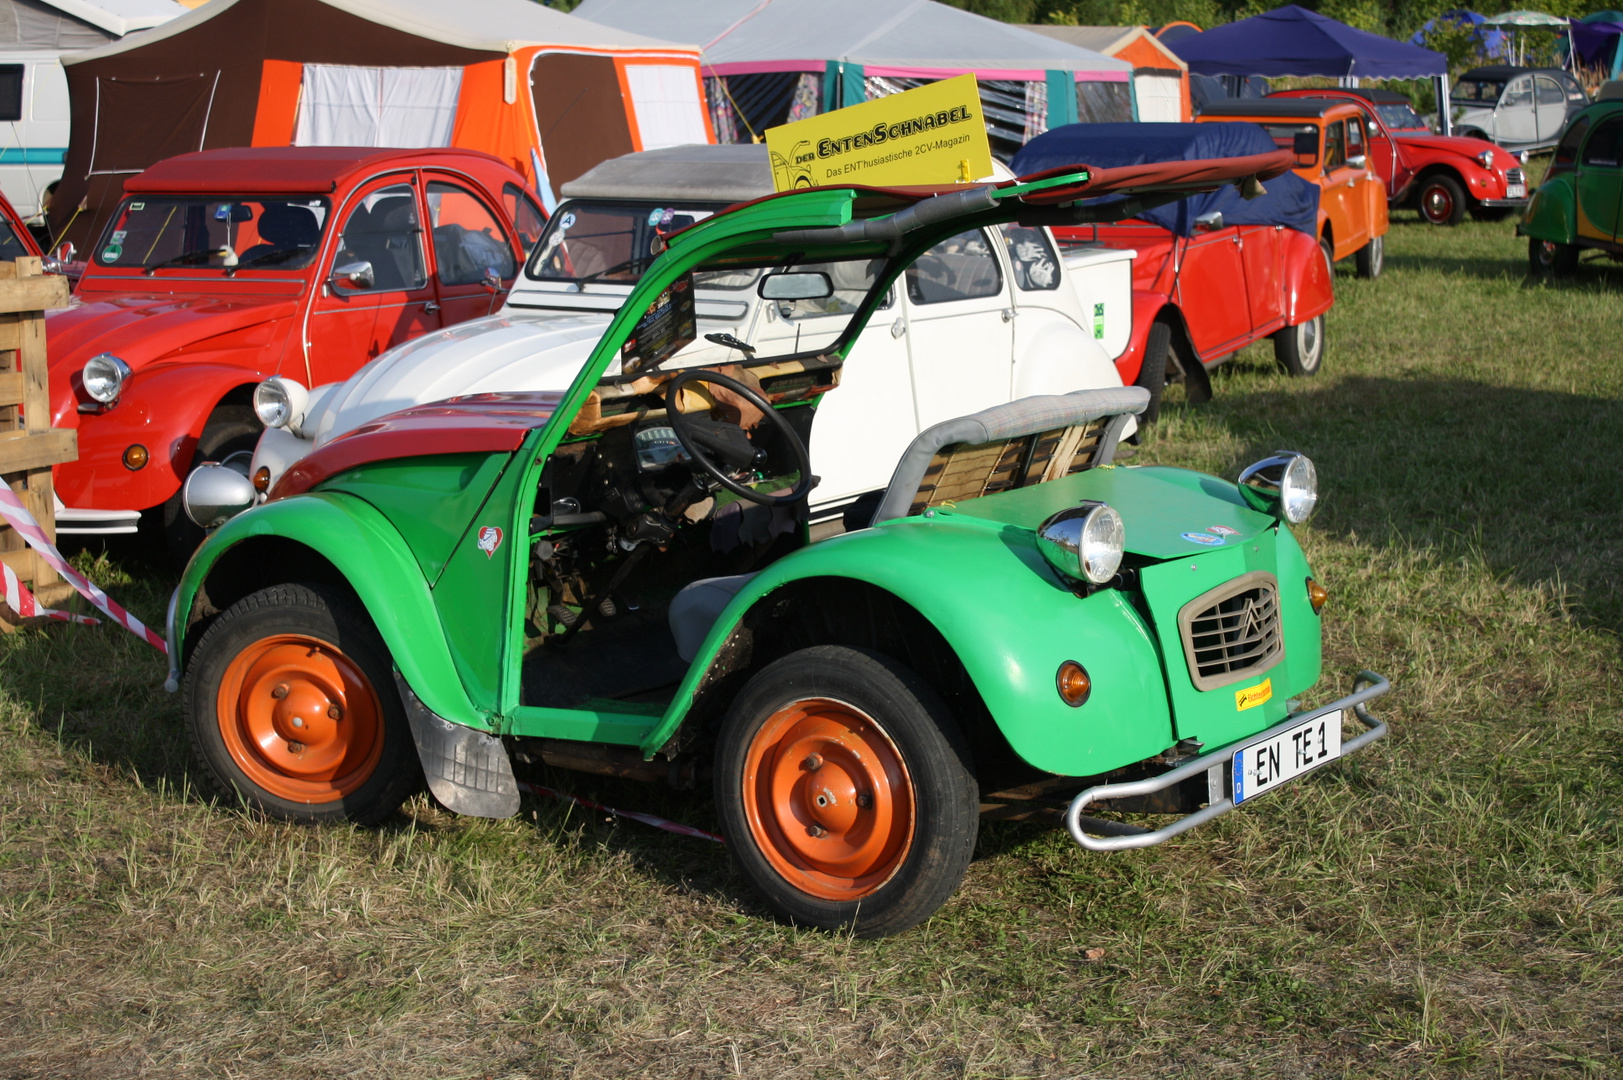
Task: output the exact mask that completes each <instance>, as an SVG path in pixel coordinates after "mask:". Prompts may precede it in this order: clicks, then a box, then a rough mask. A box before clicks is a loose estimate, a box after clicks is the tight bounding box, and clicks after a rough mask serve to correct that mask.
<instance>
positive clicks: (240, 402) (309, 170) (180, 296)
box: [46, 147, 543, 558]
mask: <svg viewBox="0 0 1623 1080" xmlns="http://www.w3.org/2000/svg"><path fill="white" fill-rule="evenodd" d="M525 183H526V181H525V179H524V177H522V176H521V175H519V174H518V173H517V172H515V171H513V170H512V169H511V168H509V167H507V166H506V165H504V164H502V163H501V162H500V161H498V160H497V159H496V158H494V157H491V156H489V155H487V154H482V153H477V152H473V151H466V150H394V149H375V148H370V147H366V148H358V147H275V148H271V147H264V148H253V149H227V150H205V151H202V152H200V153H195V154H183V155H181V156H179V157H174V158H170V159H168V160H166V161H161V162H159V163H158V164H156V165H154V166H152V167H151V168H149V169H147V170H146V171H145V172H143V173H140V174H138V175H136V176H134V177H132V178H130V179H129V180H128V181H126V182H125V184H124V200H123V203H122V205H121V206H120V207H119V209H118V210H117V212H116V213H114V214H113V216H112V218H111V219H110V221H109V224H108V226H107V230H106V232H105V233H104V234H103V236H102V238H101V239H100V241H98V242H97V244H96V245H95V247H94V248H93V249H92V250H91V251H89V252H87V253H86V255H87V260H86V267H85V274H84V277H83V278H82V279H81V280H80V282H79V288H78V293H77V295H76V297H75V302H74V304H73V305H72V306H71V307H68V308H65V309H62V310H60V311H55V312H51V313H50V314H49V315H47V316H46V333H47V335H48V344H49V349H50V357H51V386H52V389H53V392H54V396H53V401H52V406H53V407H52V413H53V416H52V422H53V423H54V424H55V425H57V426H58V427H74V428H78V430H79V459H78V460H77V461H74V462H71V463H68V464H65V465H59V466H57V467H56V491H57V494H58V497H59V498H60V500H61V501H62V503H63V504H64V505H63V506H62V508H60V509H58V511H57V530H58V531H59V532H61V533H64V534H76V533H77V534H107V533H129V532H135V531H136V527H137V524H138V522H139V521H140V519H141V517H142V515H143V514H145V515H146V517H147V521H148V524H149V527H152V528H154V529H157V528H161V529H162V530H163V533H164V536H165V538H166V541H167V543H168V545H169V547H170V549H171V551H172V552H174V553H175V554H176V555H177V556H178V557H181V558H184V557H185V555H187V554H189V553H190V551H191V548H192V547H194V546H195V545H196V542H197V541H198V540H199V539H201V536H202V534H201V532H200V531H199V530H197V529H196V527H195V526H193V525H192V524H191V522H190V521H189V520H188V519H187V518H186V516H185V514H183V513H181V512H180V500H179V492H180V487H181V483H182V482H183V481H184V480H185V478H186V474H187V473H188V472H189V471H190V470H191V469H192V467H193V465H194V464H198V463H201V462H203V461H208V460H213V461H220V460H224V459H226V458H228V457H229V456H230V455H232V454H234V453H237V452H238V451H251V450H252V449H253V445H254V442H255V440H256V439H257V438H258V435H259V431H260V423H259V420H258V418H257V417H256V416H255V414H254V410H253V405H252V394H253V389H254V387H255V386H256V385H257V384H258V383H259V382H260V381H262V380H264V379H266V378H269V377H270V376H272V375H276V374H287V375H290V376H293V377H294V378H297V379H298V380H299V381H300V382H302V383H304V384H305V385H306V386H316V385H319V384H321V383H326V382H332V381H333V380H336V379H344V378H347V377H348V376H349V375H351V374H353V373H354V372H355V370H356V369H357V368H359V367H360V366H361V365H362V364H364V363H366V362H367V361H368V360H370V359H371V358H372V357H374V356H376V355H378V353H380V352H382V351H383V350H384V349H387V348H389V347H390V346H391V345H395V344H398V343H400V342H402V341H405V340H407V339H408V338H412V337H416V336H417V335H419V334H422V333H425V332H427V331H430V330H435V329H438V328H440V327H443V326H449V325H451V324H453V323H458V322H462V321H463V320H465V319H471V318H474V317H477V316H480V315H484V314H486V313H488V312H490V311H493V310H495V309H496V308H497V307H499V306H500V305H501V302H502V298H503V296H504V295H505V293H506V291H507V290H508V289H509V288H510V287H511V285H512V282H513V277H514V275H515V274H516V272H517V268H518V265H519V263H520V262H521V261H522V260H523V258H524V253H525V251H526V250H527V248H528V245H529V243H530V242H532V241H533V240H534V239H535V237H536V236H537V235H539V233H540V231H541V226H542V224H543V219H542V216H541V212H540V210H539V209H538V208H537V207H536V205H535V203H534V202H533V200H532V199H531V198H530V196H529V195H527V194H526V193H525V190H524V187H525Z"/></svg>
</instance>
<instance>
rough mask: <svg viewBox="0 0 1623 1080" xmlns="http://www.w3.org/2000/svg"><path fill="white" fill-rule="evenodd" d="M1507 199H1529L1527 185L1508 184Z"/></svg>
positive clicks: (1506, 187)
mask: <svg viewBox="0 0 1623 1080" xmlns="http://www.w3.org/2000/svg"><path fill="white" fill-rule="evenodd" d="M1505 198H1507V199H1525V198H1527V185H1526V184H1506V185H1505Z"/></svg>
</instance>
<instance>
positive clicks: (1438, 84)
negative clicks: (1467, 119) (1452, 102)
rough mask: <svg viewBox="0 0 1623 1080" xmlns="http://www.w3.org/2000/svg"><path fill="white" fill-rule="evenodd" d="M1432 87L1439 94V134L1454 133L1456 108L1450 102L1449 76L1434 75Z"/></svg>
mask: <svg viewBox="0 0 1623 1080" xmlns="http://www.w3.org/2000/svg"><path fill="white" fill-rule="evenodd" d="M1431 85H1432V89H1433V90H1434V91H1435V92H1436V94H1437V134H1439V135H1452V134H1454V110H1453V109H1452V108H1451V107H1450V106H1449V103H1448V76H1447V75H1446V74H1444V75H1433V76H1432V77H1431Z"/></svg>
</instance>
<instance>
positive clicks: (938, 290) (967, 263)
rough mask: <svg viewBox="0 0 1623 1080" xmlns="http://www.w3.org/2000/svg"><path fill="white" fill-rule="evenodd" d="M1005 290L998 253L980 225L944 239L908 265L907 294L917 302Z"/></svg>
mask: <svg viewBox="0 0 1623 1080" xmlns="http://www.w3.org/2000/svg"><path fill="white" fill-rule="evenodd" d="M1002 291H1003V274H1002V272H1001V271H1000V270H999V269H998V265H997V256H996V255H994V254H993V253H992V244H991V242H990V241H989V240H988V239H987V237H986V233H985V232H983V231H982V230H980V229H971V230H969V231H968V232H961V233H959V234H958V235H957V236H953V237H949V238H947V239H946V240H943V241H941V243H939V244H937V245H936V246H935V247H933V248H931V249H930V250H929V251H926V252H925V253H924V254H923V255H920V256H919V257H918V258H917V259H916V260H915V261H914V263H913V265H912V266H909V267H908V268H907V295H908V297H909V298H910V299H911V300H912V301H913V302H914V303H915V304H946V303H950V302H952V301H954V300H974V299H976V298H978V297H983V296H996V295H997V294H998V293H1000V292H1002Z"/></svg>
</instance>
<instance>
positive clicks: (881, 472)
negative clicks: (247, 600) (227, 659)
mask: <svg viewBox="0 0 1623 1080" xmlns="http://www.w3.org/2000/svg"><path fill="white" fill-rule="evenodd" d="M770 194H772V182H771V171H770V168H769V166H768V163H767V156H766V147H765V146H760V145H752V146H678V147H673V148H670V149H667V150H653V151H646V152H643V153H637V154H628V155H626V156H624V157H620V158H615V159H613V160H610V161H606V162H604V163H602V164H601V165H598V166H597V167H596V168H595V169H593V170H592V171H591V172H588V173H586V174H585V175H584V176H582V177H580V178H579V179H577V180H574V181H572V182H571V183H569V184H566V185H565V186H564V188H563V195H564V197H565V200H566V201H564V202H563V203H562V204H561V205H559V207H558V209H557V211H556V212H555V213H554V214H553V216H552V219H551V220H550V221H549V222H548V225H547V228H546V231H545V233H544V234H543V235H542V237H541V239H540V240H539V241H538V242H537V244H536V246H535V249H534V250H533V251H532V252H531V254H530V258H529V260H528V263H527V265H526V267H525V272H524V274H523V275H522V276H521V278H520V279H519V281H518V283H517V284H516V285H515V286H514V288H513V291H512V293H511V295H509V296H508V298H507V302H506V304H505V305H504V306H503V308H502V309H501V311H500V312H499V313H497V314H494V315H491V316H488V317H486V318H482V319H475V320H472V321H470V322H466V323H462V324H460V325H458V326H455V327H452V328H449V329H446V330H442V331H439V332H437V333H432V334H427V335H424V336H423V337H420V338H417V339H415V340H413V341H411V342H408V343H406V344H404V345H400V346H398V347H396V348H394V349H391V350H389V351H388V352H385V353H383V354H382V355H380V356H379V357H378V358H377V359H375V360H373V361H372V362H371V363H369V364H368V365H366V366H365V367H364V368H362V369H361V370H359V371H358V372H356V373H355V374H354V375H353V376H352V377H351V378H350V379H349V380H348V381H346V382H343V383H334V384H329V385H327V386H322V387H318V388H316V389H315V390H312V391H308V392H307V391H306V390H305V388H304V387H302V386H299V385H298V384H297V383H295V382H293V381H292V380H291V379H287V378H285V377H277V378H273V379H271V380H268V381H267V382H265V383H262V384H261V385H260V387H259V388H258V390H257V392H256V394H255V408H256V410H257V411H258V413H259V417H260V420H261V421H262V422H264V423H265V424H266V425H267V430H266V432H265V433H264V435H263V436H262V437H261V438H260V441H259V445H258V447H257V448H256V449H255V451H254V454H253V459H252V462H251V463H244V462H241V461H240V460H239V461H234V462H228V463H227V464H228V465H230V466H233V467H234V469H235V470H236V471H238V472H243V471H244V470H246V472H247V475H249V476H251V477H253V478H254V481H255V487H257V489H258V495H257V496H255V497H256V498H258V499H263V498H264V497H265V493H266V492H268V491H269V490H271V489H272V488H273V487H274V484H275V482H276V481H277V480H278V479H279V478H280V477H281V475H282V473H284V472H285V471H286V470H287V469H288V468H289V467H290V466H292V465H293V464H294V463H295V462H297V461H298V460H299V459H301V458H303V457H304V456H305V455H306V454H308V453H310V452H311V451H312V450H314V449H315V448H316V447H318V446H321V445H323V444H325V443H327V442H329V441H331V440H332V439H335V438H338V437H339V436H341V435H343V434H344V433H345V432H348V431H351V430H354V429H355V428H357V427H359V426H361V425H362V424H365V423H368V422H369V421H372V420H375V419H377V418H378V417H380V416H383V415H385V414H387V413H391V412H395V411H396V410H399V409H404V408H406V407H408V406H412V405H419V404H424V403H427V402H431V401H440V400H443V399H446V398H450V397H456V396H460V395H466V394H478V393H488V392H497V391H503V392H520V391H540V390H559V391H561V390H564V389H567V388H568V386H569V384H570V382H571V381H572V380H573V379H574V377H575V374H576V373H577V372H578V371H579V369H580V366H581V365H582V364H583V363H584V362H585V361H586V359H587V356H588V355H589V354H590V352H591V350H592V347H593V346H594V345H595V344H596V343H597V340H598V338H599V337H600V336H601V335H602V333H603V331H604V329H605V328H606V327H607V326H608V323H609V318H610V316H611V315H612V314H613V313H614V312H615V311H616V310H618V309H619V307H620V305H621V304H622V303H624V302H625V298H626V296H627V295H628V294H629V293H630V292H631V288H632V286H633V284H634V283H635V282H636V280H637V278H638V277H639V276H640V275H641V273H642V271H643V270H644V268H646V267H647V265H648V264H649V263H650V262H652V261H653V258H654V256H655V254H657V252H658V251H659V250H661V249H662V246H663V241H662V240H661V239H660V233H662V232H663V233H666V234H669V233H670V232H672V231H674V230H676V229H679V228H682V227H684V226H686V225H690V224H692V223H694V222H696V221H698V220H701V219H702V218H705V217H708V216H709V215H711V214H713V213H715V212H716V211H718V210H720V209H722V208H723V207H726V206H728V205H731V204H733V203H738V202H744V201H747V200H750V199H757V198H761V197H762V196H766V195H770ZM1132 257H1133V253H1132V252H1131V251H1117V250H1112V249H1109V248H1105V247H1102V246H1100V247H1089V246H1083V247H1080V248H1070V249H1068V250H1067V251H1066V253H1065V255H1064V256H1063V258H1062V257H1061V256H1060V255H1059V254H1058V247H1057V245H1056V244H1055V243H1054V239H1053V237H1052V236H1051V235H1050V234H1049V233H1048V231H1047V230H1046V229H1042V228H1023V227H1020V226H1017V225H1007V226H1002V227H998V228H988V229H974V230H971V231H969V232H965V233H962V234H960V235H958V236H955V237H953V238H951V239H950V240H947V241H945V242H943V243H941V244H939V245H937V246H936V247H935V248H933V249H931V250H930V251H929V252H928V253H926V254H925V255H923V256H921V257H920V258H919V259H918V261H917V262H916V263H915V264H914V265H913V266H912V267H910V268H909V269H908V270H907V272H906V276H905V278H904V279H903V280H902V281H901V282H899V283H898V287H897V288H894V289H892V291H891V296H890V297H889V299H888V300H887V301H886V303H885V306H884V308H882V309H881V310H880V311H879V312H878V313H876V314H875V316H874V318H873V319H872V320H871V321H870V322H869V324H868V328H867V330H866V331H864V333H863V335H862V337H861V338H859V339H858V342H857V345H856V347H855V349H854V350H853V352H852V354H851V357H850V359H849V360H848V361H847V362H846V365H845V369H844V372H843V373H842V376H841V389H840V393H838V394H830V395H828V397H827V398H826V399H825V400H824V402H823V404H822V405H821V406H820V407H819V410H818V415H817V432H816V436H815V438H814V439H813V441H812V443H811V447H810V450H811V461H812V468H813V469H814V470H815V471H816V473H817V474H818V476H820V477H821V483H820V484H819V486H818V487H817V489H816V490H815V491H814V492H813V494H812V504H811V506H812V518H813V520H814V521H818V520H826V519H830V518H834V517H836V516H838V515H839V514H840V513H841V512H842V511H843V510H844V509H845V508H847V507H849V506H850V505H851V504H852V503H853V502H854V501H855V500H856V499H857V498H859V497H860V496H863V495H865V494H869V493H876V492H878V491H880V490H881V489H883V488H884V487H885V485H886V484H887V483H888V482H889V480H890V471H891V465H892V464H893V463H894V462H895V461H896V460H897V458H898V456H899V455H900V454H901V452H902V450H903V449H905V448H906V447H907V445H908V444H909V443H910V442H911V441H912V440H913V438H914V436H916V435H917V434H918V433H919V432H920V431H922V430H924V429H925V428H927V427H929V426H931V425H932V424H935V423H938V422H940V421H942V420H946V419H949V418H951V417H954V416H964V415H967V414H969V413H973V412H978V411H980V410H981V409H986V408H989V407H991V406H993V405H997V404H1001V403H1003V402H1006V401H1010V400H1013V399H1015V398H1020V397H1028V396H1031V395H1037V394H1062V393H1069V392H1071V391H1075V390H1084V389H1094V388H1099V387H1111V386H1120V385H1121V384H1122V383H1121V377H1120V376H1119V375H1118V374H1117V372H1116V368H1115V365H1114V364H1113V363H1112V361H1113V360H1114V358H1115V357H1116V356H1117V355H1119V354H1120V352H1121V351H1122V350H1123V349H1124V348H1125V347H1126V345H1127V341H1128V338H1129V334H1130V331H1131V329H1132ZM803 269H806V270H822V271H824V272H827V273H830V274H831V275H832V277H833V280H832V285H833V295H831V296H828V297H822V298H818V299H813V300H772V299H762V298H761V297H760V296H759V295H758V293H757V287H758V284H759V277H760V271H757V270H739V271H729V272H724V273H710V274H703V275H700V276H698V277H697V278H696V279H695V281H694V293H695V314H696V316H697V322H698V333H699V336H698V338H697V339H696V340H695V341H694V342H693V343H692V344H691V345H688V346H687V347H686V348H685V349H683V350H682V351H681V352H679V353H678V354H677V355H676V357H675V358H674V359H673V360H672V361H670V362H668V363H667V365H666V366H667V367H684V366H689V365H696V364H714V363H717V362H725V361H726V360H727V359H728V358H729V356H731V357H733V358H736V359H743V358H744V355H745V353H746V351H749V352H753V351H754V350H757V349H765V350H767V351H768V352H771V351H776V350H777V349H778V348H780V347H782V346H790V347H791V349H792V351H799V350H800V349H805V348H806V347H808V346H813V347H815V345H816V343H817V341H818V340H819V339H820V338H827V339H828V340H829V341H832V340H833V339H834V337H835V336H836V335H837V333H838V331H839V328H840V327H841V326H843V325H844V324H845V321H846V319H845V316H847V315H848V314H849V312H850V311H852V310H854V307H855V305H856V304H857V303H858V302H859V301H860V300H861V298H862V297H863V296H864V295H865V294H866V292H867V290H868V288H869V285H870V284H871V282H870V281H868V280H843V279H845V278H850V277H851V276H852V271H851V269H850V264H842V265H840V266H837V267H836V266H828V267H821V266H811V265H808V266H805V267H804V268H803ZM830 316H839V317H830ZM791 339H798V348H794V343H793V342H792V341H791ZM609 374H611V375H612V374H615V369H614V368H613V367H611V368H610V370H609ZM898 403H903V404H901V405H900V406H899V404H898ZM908 403H910V405H911V407H910V408H909V407H908ZM233 487H235V485H233ZM203 502H206V503H208V504H209V505H208V506H203V505H199V503H203ZM244 508H245V506H235V507H231V508H230V509H231V510H240V509H244ZM220 510H221V507H220V506H219V500H217V499H212V498H210V499H198V500H196V501H195V502H188V512H189V513H191V514H192V516H193V518H194V520H197V521H198V522H199V524H204V525H210V524H217V523H218V522H219V520H220Z"/></svg>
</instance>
